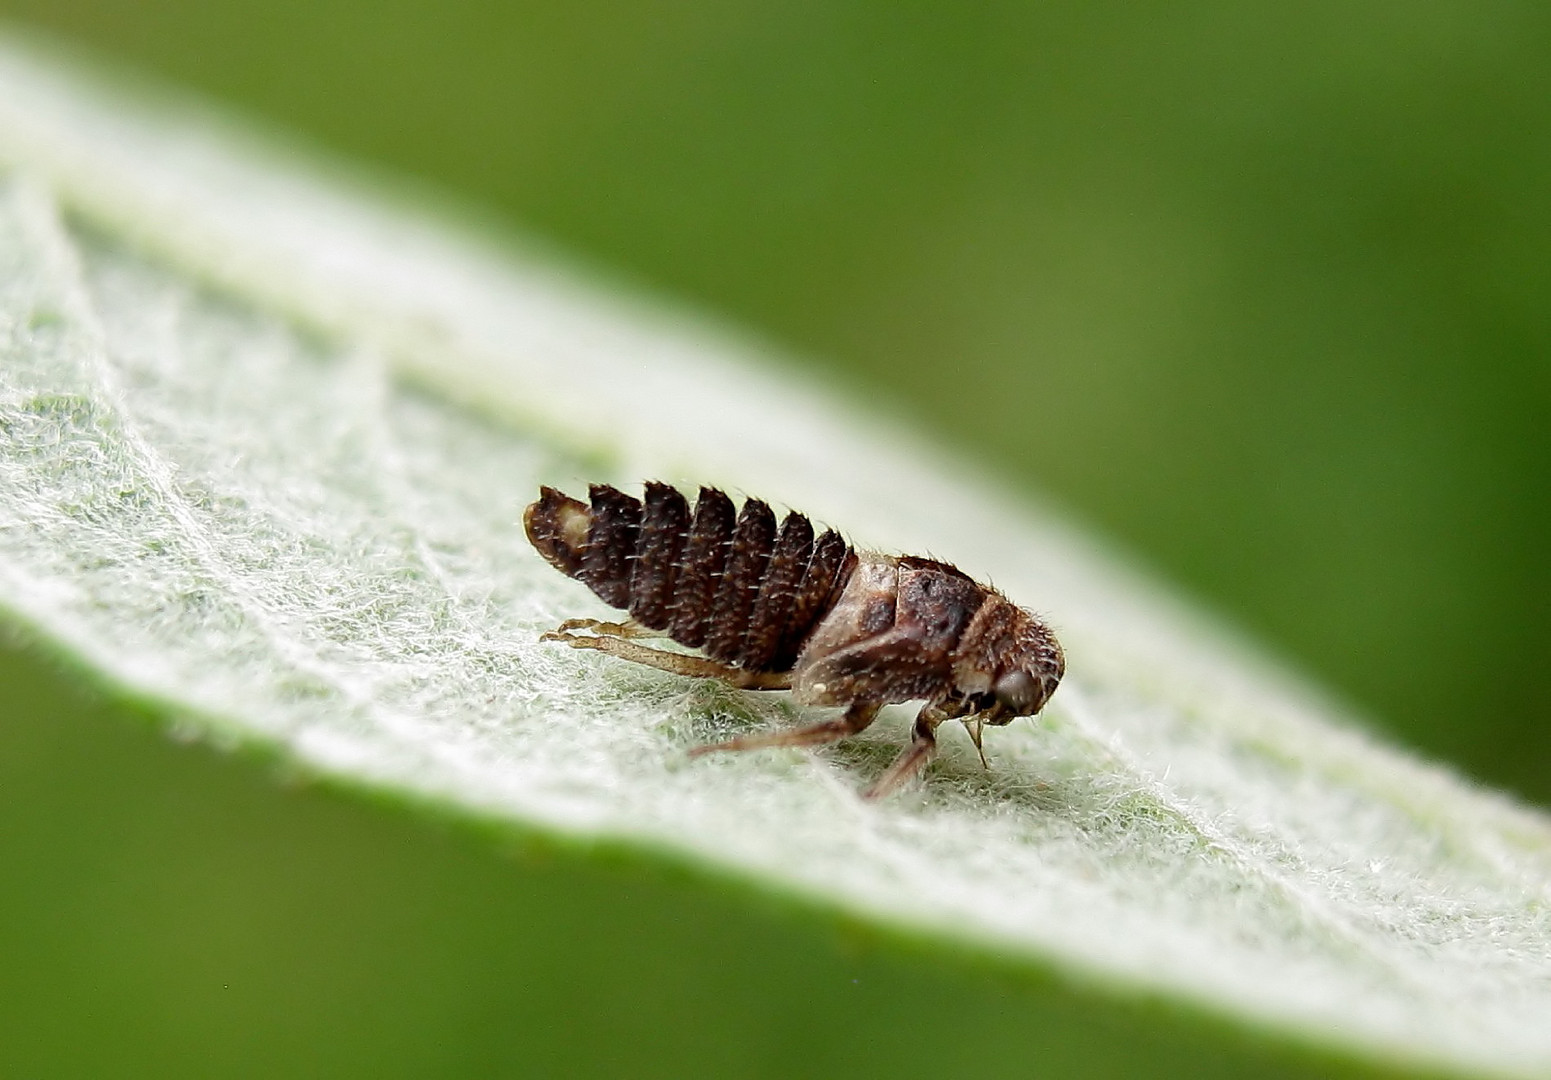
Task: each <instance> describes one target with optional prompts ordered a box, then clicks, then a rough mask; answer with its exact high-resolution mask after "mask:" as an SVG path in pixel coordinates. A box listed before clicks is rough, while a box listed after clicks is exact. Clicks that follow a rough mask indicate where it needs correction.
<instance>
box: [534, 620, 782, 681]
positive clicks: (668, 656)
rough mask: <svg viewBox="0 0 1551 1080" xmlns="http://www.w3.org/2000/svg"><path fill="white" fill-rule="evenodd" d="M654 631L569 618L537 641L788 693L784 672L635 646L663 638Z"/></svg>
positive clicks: (693, 676)
mask: <svg viewBox="0 0 1551 1080" xmlns="http://www.w3.org/2000/svg"><path fill="white" fill-rule="evenodd" d="M576 630H590V631H592V633H591V634H585V635H584V634H578V633H575V631H576ZM663 636H665V635H663V634H661V633H659V632H658V631H656V630H648V629H646V627H644V626H639V625H635V624H631V623H623V624H621V623H606V622H599V621H597V620H596V619H568V620H567V621H565V622H563V623H561V624H560V626H559V627H558V628H556V629H554V630H551V631H550V632H549V633H547V634H545V635H543V637H541V638H540V639H539V640H540V641H560V642H564V643H565V644H567V645H569V646H571V648H573V649H593V650H595V651H596V652H601V653H608V654H609V655H610V656H617V657H619V658H620V659H621V660H629V661H630V662H631V663H635V664H645V665H646V666H647V667H653V668H656V669H657V670H658V671H667V672H671V673H673V674H674V675H688V676H690V677H691V678H696V679H719V680H720V681H722V682H724V683H726V684H727V685H729V686H733V687H736V688H738V689H739V690H790V689H791V688H792V676H791V673H790V672H786V671H744V670H743V669H742V668H735V667H733V666H731V665H730V664H724V663H722V662H721V661H719V660H710V659H707V658H706V657H703V656H687V655H685V654H684V653H676V652H668V651H667V650H665V649H649V648H647V647H646V646H645V645H638V644H636V642H635V641H633V640H631V639H632V638H642V637H663Z"/></svg>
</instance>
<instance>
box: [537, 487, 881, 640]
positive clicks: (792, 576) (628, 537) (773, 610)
mask: <svg viewBox="0 0 1551 1080" xmlns="http://www.w3.org/2000/svg"><path fill="white" fill-rule="evenodd" d="M588 498H589V500H590V501H591V506H588V505H586V504H584V503H582V502H580V501H578V500H576V499H573V498H571V497H569V496H567V495H565V494H563V493H561V492H559V491H557V490H555V489H554V488H550V487H546V488H542V489H540V498H539V501H538V502H536V503H534V504H533V505H532V506H529V507H528V509H527V512H526V513H525V514H524V515H523V524H524V526H525V527H526V529H527V533H528V539H529V540H530V541H531V542H532V543H533V546H534V547H535V548H537V549H538V551H539V553H540V554H541V555H543V556H544V558H546V559H548V560H549V562H550V563H551V565H553V566H554V567H555V568H556V569H558V570H560V571H562V572H563V573H565V574H568V575H570V576H571V577H574V578H576V579H577V580H578V581H581V582H583V583H584V584H586V585H587V586H588V588H590V589H592V591H593V592H595V593H597V594H598V596H599V598H600V599H602V600H603V601H604V602H605V603H607V604H609V605H611V606H613V607H617V608H626V609H628V610H629V612H630V614H631V617H633V618H634V619H635V620H636V621H637V622H639V623H640V624H641V625H643V626H647V627H650V628H651V629H653V630H663V631H666V632H667V634H668V636H669V637H671V638H672V639H673V640H674V641H677V642H679V643H680V644H682V645H688V646H690V647H692V648H701V649H704V650H705V652H706V654H707V655H708V656H711V657H713V658H714V659H717V660H721V661H722V662H723V663H728V664H735V665H737V666H739V667H742V668H745V669H747V670H750V671H786V670H789V669H790V668H791V666H792V664H793V663H794V662H795V661H796V659H797V654H798V653H799V652H800V651H801V649H802V645H803V642H804V641H806V640H807V637H808V634H809V632H810V631H811V630H812V629H813V626H814V625H815V624H816V623H817V622H818V621H819V620H820V618H821V617H822V616H823V614H824V613H825V611H827V610H828V608H829V606H830V605H831V603H832V602H833V600H834V597H835V596H837V595H839V592H840V589H841V588H842V587H843V586H844V584H845V578H846V576H847V575H848V574H849V572H850V570H851V568H852V566H853V565H854V564H855V559H854V557H853V556H852V555H851V549H850V548H849V547H848V546H847V545H846V542H845V541H844V540H842V539H841V537H840V534H839V533H836V532H835V531H834V530H827V531H825V532H824V533H823V535H821V536H819V537H818V538H817V539H815V538H814V535H813V526H812V524H811V523H810V522H809V521H808V519H807V518H806V517H804V516H803V515H802V514H799V513H797V512H795V511H793V512H791V513H789V514H787V515H786V518H785V520H783V521H782V522H781V523H780V526H779V528H778V527H777V525H776V519H775V514H774V513H772V512H771V510H770V507H769V506H768V505H767V504H765V503H764V502H762V501H760V500H759V499H749V500H747V501H745V502H744V504H743V509H742V510H741V511H740V512H737V513H736V514H735V513H734V510H733V504H732V500H731V499H729V498H728V497H727V496H726V495H725V494H723V493H722V492H720V491H718V490H716V489H715V488H705V487H703V488H701V489H700V497H699V499H698V500H696V504H695V508H694V512H693V514H691V512H690V509H689V504H688V502H687V500H685V498H684V496H683V495H682V494H680V493H679V492H678V491H677V490H676V489H675V488H673V487H671V486H669V485H668V484H663V483H658V482H655V481H651V482H648V483H647V485H646V497H645V499H644V501H643V500H637V499H634V498H632V497H631V496H629V495H626V494H625V493H624V492H622V491H620V490H618V489H617V488H614V487H610V486H609V485H607V484H593V485H591V486H590V487H589V489H588Z"/></svg>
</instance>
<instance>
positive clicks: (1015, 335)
mask: <svg viewBox="0 0 1551 1080" xmlns="http://www.w3.org/2000/svg"><path fill="white" fill-rule="evenodd" d="M0 15H4V16H9V17H11V18H15V19H17V20H20V21H21V22H22V23H24V24H26V25H31V26H34V27H39V28H44V29H47V30H51V31H54V32H56V33H58V34H59V35H61V36H62V37H63V38H65V39H66V40H71V41H76V42H80V43H83V44H86V45H89V46H92V47H95V48H97V49H98V50H100V52H101V53H102V54H103V55H104V56H108V57H112V58H114V59H117V60H119V61H121V62H127V63H129V64H131V65H136V66H139V67H141V68H143V69H145V70H149V71H152V72H156V73H159V74H161V75H164V76H166V77H168V78H170V79H171V80H174V81H176V82H179V83H183V84H186V85H189V86H192V87H195V88H197V89H199V90H202V91H204V92H206V93H208V94H210V95H212V96H213V97H215V98H216V99H219V100H221V101H224V102H226V103H229V104H233V105H236V106H238V107H240V108H242V109H245V110H247V111H249V112H250V113H251V114H254V115H257V116H259V117H261V118H264V119H266V120H268V121H270V122H272V123H274V124H277V125H279V126H281V127H284V128H287V129H290V130H292V131H294V132H298V133H301V134H303V135H304V136H308V137H310V138H312V139H314V140H315V141H317V142H318V143H320V144H322V145H324V146H326V147H328V148H329V149H331V150H333V151H337V152H340V153H343V154H346V155H351V156H355V157H359V158H363V159H367V160H369V161H375V162H379V163H382V164H384V165H386V166H388V167H389V168H391V169H395V170H399V171H401V172H404V173H408V174H410V175H413V176H416V177H420V178H423V179H425V180H428V181H431V182H432V183H434V184H436V185H439V186H441V187H443V188H445V189H447V190H450V191H451V192H453V193H454V194H455V195H456V196H458V197H461V198H466V199H467V200H469V201H470V202H472V203H475V204H478V205H480V206H483V207H486V208H490V209H493V210H494V211H495V212H496V213H498V214H501V215H504V216H506V217H508V218H509V219H510V220H511V221H512V222H513V223H514V224H516V225H517V226H518V227H520V228H522V229H525V230H528V231H530V232H533V233H535V234H537V235H540V236H546V237H550V238H553V239H554V240H556V241H557V242H558V243H559V244H560V245H561V246H562V247H564V248H566V249H568V250H571V251H573V252H577V253H580V254H581V255H582V256H583V257H585V258H587V259H590V260H591V261H593V262H594V263H596V264H597V265H599V266H603V267H606V268H609V269H610V270H612V271H614V272H616V273H623V274H625V275H628V276H629V277H631V278H633V279H634V280H636V281H637V282H639V283H641V284H643V285H645V286H646V287H648V288H652V289H657V290H659V291H661V292H663V293H666V294H670V295H675V296H680V297H687V298H690V299H691V300H693V301H697V302H700V303H703V304H704V305H705V306H706V307H708V308H709V309H711V310H713V311H716V312H721V313H725V314H728V315H730V316H732V317H734V318H736V319H738V320H741V321H743V322H745V323H747V324H749V325H752V326H754V327H755V328H758V329H760V330H762V331H763V332H764V333H766V334H767V335H768V336H770V337H771V338H772V339H775V340H777V341H780V342H782V343H785V344H787V345H790V346H794V347H795V348H796V350H797V351H798V352H799V354H800V355H805V356H806V357H807V358H808V359H807V360H806V361H805V362H806V363H807V364H809V365H810V366H811V367H812V368H814V369H817V370H823V371H825V372H826V373H829V374H830V375H831V376H832V377H833V378H834V379H835V380H836V381H838V382H840V383H842V384H844V385H847V386H849V387H851V388H852V389H853V390H854V391H855V392H856V393H857V394H858V395H859V396H862V397H864V398H865V399H867V400H869V401H871V402H873V403H874V404H875V405H876V407H877V408H879V409H882V410H888V411H892V412H896V413H898V414H902V415H904V416H906V417H908V418H910V419H911V421H912V422H913V423H914V424H915V425H916V426H917V427H919V428H920V430H921V431H922V432H923V433H924V434H925V435H926V436H927V437H928V438H931V439H935V440H938V441H939V442H940V443H941V444H942V445H944V446H947V447H951V448H953V449H954V450H955V451H956V452H959V453H967V454H970V455H973V456H978V457H979V458H981V459H982V460H983V461H985V462H986V463H987V464H988V465H989V466H990V467H992V468H993V469H996V470H999V472H1000V473H1001V475H1003V476H1004V477H1005V478H1006V480H1007V483H1008V484H1009V485H1010V486H1013V487H1018V488H1024V489H1028V490H1039V491H1043V492H1046V493H1048V494H1050V495H1052V496H1053V497H1054V498H1055V499H1056V500H1057V501H1058V502H1060V503H1062V504H1065V505H1067V506H1069V507H1071V508H1072V509H1074V510H1075V511H1076V512H1077V513H1079V514H1080V515H1082V516H1084V517H1086V518H1087V519H1089V520H1091V521H1093V522H1096V523H1097V524H1098V525H1099V526H1100V527H1101V528H1102V529H1104V530H1106V531H1108V532H1110V533H1111V534H1113V535H1115V536H1118V537H1119V538H1121V540H1122V541H1123V542H1125V543H1126V544H1128V545H1129V546H1130V547H1131V548H1132V549H1133V550H1135V551H1137V552H1139V553H1140V554H1141V555H1142V556H1143V557H1144V558H1146V559H1147V560H1149V561H1151V562H1152V563H1153V564H1154V565H1156V566H1158V567H1159V568H1161V569H1162V570H1163V571H1164V572H1165V573H1166V574H1167V575H1169V576H1172V577H1173V578H1175V579H1177V580H1179V581H1181V582H1183V583H1184V584H1185V585H1187V586H1188V587H1189V588H1190V589H1191V590H1193V591H1194V592H1195V593H1197V594H1199V595H1202V596H1205V597H1207V598H1208V599H1209V600H1210V601H1212V602H1213V603H1215V604H1216V605H1217V606H1218V607H1219V608H1220V609H1222V610H1224V611H1225V612H1227V613H1228V614H1229V615H1230V616H1231V617H1233V618H1235V619H1236V620H1238V621H1239V622H1240V623H1241V624H1242V625H1244V626H1246V627H1247V628H1248V629H1249V630H1251V631H1252V632H1253V633H1256V634H1257V635H1259V636H1260V637H1262V638H1264V639H1266V640H1268V641H1270V642H1272V643H1273V644H1275V645H1277V646H1279V647H1280V648H1281V649H1282V650H1283V651H1284V652H1285V653H1287V654H1288V655H1290V656H1291V657H1293V658H1294V659H1295V660H1296V661H1298V662H1300V663H1301V664H1302V665H1303V666H1305V667H1306V668H1308V669H1310V670H1311V671H1313V672H1314V673H1315V674H1316V675H1317V676H1318V677H1320V678H1322V679H1323V680H1324V681H1325V682H1326V683H1328V684H1329V685H1332V686H1333V687H1335V688H1337V689H1338V690H1339V691H1341V692H1343V693H1345V694H1346V695H1347V696H1349V697H1350V698H1351V699H1353V700H1354V701H1356V702H1357V703H1358V704H1360V705H1361V706H1363V707H1364V708H1366V709H1367V710H1368V711H1369V712H1370V713H1371V714H1372V715H1374V717H1375V718H1376V721H1377V722H1378V723H1380V724H1382V725H1383V726H1385V727H1387V728H1388V729H1389V730H1391V731H1392V732H1395V733H1397V734H1398V735H1399V736H1400V737H1402V738H1404V739H1406V740H1408V741H1409V742H1411V743H1412V744H1413V745H1416V746H1419V747H1422V748H1423V749H1425V750H1427V751H1429V752H1431V753H1433V754H1435V755H1441V756H1445V757H1447V758H1450V759H1452V760H1453V761H1455V762H1457V763H1459V764H1460V765H1461V766H1462V767H1464V768H1465V769H1467V770H1469V771H1470V772H1472V773H1473V774H1474V775H1476V776H1479V777H1481V778H1483V779H1486V780H1488V781H1490V782H1493V783H1497V784H1501V785H1506V786H1510V787H1513V788H1516V789H1517V790H1519V791H1520V792H1522V793H1525V794H1527V795H1529V796H1531V797H1533V798H1537V799H1540V800H1542V801H1551V768H1548V765H1551V680H1548V678H1547V676H1546V669H1547V668H1546V662H1547V660H1548V659H1551V560H1548V558H1547V551H1548V550H1551V436H1548V423H1547V418H1548V412H1551V410H1548V405H1551V213H1548V212H1547V209H1546V192H1548V191H1551V8H1547V7H1546V6H1544V5H1535V4H1529V3H1511V2H1504V0H1473V2H1466V0H1439V2H1436V3H1429V4H1422V5H1417V4H1411V3H1400V2H1358V3H1350V2H1348V3H1334V2H1330V0H1316V2H1314V3H1309V4H1300V5H1291V6H1289V5H1284V4H1270V3H1264V2H1262V3H1252V4H1243V3H1216V2H1208V3H1200V4H1195V5H1189V6H1180V5H1163V4H1152V3H1143V4H1114V3H1105V2H1101V3H1092V4H1080V5H1079V4H1068V5H1046V4H1033V3H1026V2H1025V3H1000V4H998V3H989V4H979V5H951V4H920V3H908V2H907V3H879V2H872V0H826V2H823V3H809V2H797V3H787V4H772V5H752V4H709V3H674V4H664V3H635V4H610V3H601V4H585V5H565V4H556V3H549V4H507V3H493V2H491V3H482V4H476V3H467V2H465V3H442V4H430V3H425V2H417V0H373V2H371V3H368V2H366V0H266V2H264V3H256V2H253V0H227V2H224V3H221V4H210V3H199V2H195V0H136V2H134V3H129V2H126V0H117V2H115V0H0ZM1027 599H1028V600H1029V601H1030V602H1033V603H1035V604H1037V603H1038V598H1037V597H1030V598H1027ZM1053 614H1054V615H1055V617H1056V619H1057V621H1059V612H1056V613H1053ZM29 673H30V674H29ZM36 676H37V672H36V670H35V667H26V668H24V666H22V665H21V663H20V662H19V661H16V660H15V659H7V660H5V662H4V667H3V670H0V687H4V688H5V689H4V690H3V694H4V697H3V702H4V704H3V706H0V740H3V747H0V770H3V783H0V821H5V822H6V823H7V827H6V829H5V830H3V831H0V838H3V840H0V843H3V845H4V850H3V851H0V860H3V864H4V865H5V866H7V867H8V868H9V870H8V872H7V877H6V888H5V889H4V890H0V934H3V938H0V955H4V956H5V957H6V961H5V964H4V968H5V971H6V974H5V976H4V977H3V980H4V984H5V995H4V996H5V998H6V1000H7V1002H8V1005H7V1008H6V1009H5V1010H0V1047H4V1048H5V1050H4V1051H0V1053H4V1054H9V1055H11V1056H10V1058H9V1059H8V1060H0V1066H3V1067H4V1070H5V1071H6V1072H7V1073H8V1074H15V1075H71V1074H73V1075H128V1074H132V1073H136V1072H146V1073H153V1074H155V1075H161V1076H176V1075H191V1076H192V1075H213V1074H219V1075H266V1076H267V1075H280V1074H284V1075H313V1074H316V1075H342V1074H344V1073H346V1072H354V1073H356V1074H358V1075H373V1076H389V1075H400V1074H402V1075H432V1074H437V1073H445V1074H455V1075H493V1074H510V1073H515V1072H519V1071H523V1070H522V1069H521V1067H520V1065H521V1063H526V1064H527V1065H528V1066H529V1068H528V1069H527V1070H526V1071H530V1072H533V1073H538V1074H557V1073H562V1072H575V1073H578V1074H580V1073H582V1072H585V1071H587V1070H589V1069H594V1070H597V1071H608V1072H611V1073H618V1074H625V1075H655V1074H659V1073H660V1074H662V1075H668V1074H669V1073H670V1072H674V1073H675V1074H677V1075H692V1074H695V1073H700V1074H711V1073H715V1074H719V1075H747V1076H766V1075H768V1076H778V1075H798V1074H806V1075H821V1074H828V1075H835V1074H838V1073H840V1072H842V1071H843V1072H847V1073H857V1074H863V1075H867V1074H881V1073H882V1072H883V1071H884V1070H885V1069H887V1070H888V1071H889V1072H890V1073H891V1074H893V1075H899V1076H909V1075H922V1076H925V1075H931V1074H934V1073H938V1074H947V1073H949V1072H963V1071H966V1070H967V1069H970V1068H973V1069H974V1070H975V1071H976V1072H979V1073H983V1074H985V1075H1011V1074H1013V1073H1014V1072H1029V1073H1042V1072H1043V1073H1051V1074H1055V1075H1063V1074H1070V1073H1073V1072H1081V1073H1083V1074H1084V1075H1092V1076H1102V1075H1111V1074H1113V1075H1122V1074H1125V1073H1127V1072H1128V1071H1130V1072H1133V1073H1134V1072H1135V1071H1136V1070H1137V1069H1139V1068H1143V1067H1145V1068H1146V1069H1147V1070H1148V1071H1149V1072H1150V1073H1151V1074H1152V1075H1166V1074H1170V1073H1172V1072H1174V1071H1176V1070H1178V1071H1180V1072H1184V1071H1186V1070H1191V1071H1193V1072H1194V1073H1195V1074H1196V1075H1204V1068H1205V1067H1206V1066H1207V1065H1208V1064H1210V1065H1212V1066H1213V1067H1219V1068H1221V1069H1222V1070H1223V1075H1231V1074H1233V1072H1234V1071H1235V1070H1237V1069H1241V1068H1247V1067H1248V1062H1247V1059H1246V1060H1240V1059H1237V1058H1228V1057H1217V1056H1211V1057H1209V1058H1201V1057H1200V1056H1199V1055H1198V1051H1200V1050H1201V1047H1199V1046H1197V1045H1196V1044H1193V1043H1190V1042H1189V1041H1188V1039H1187V1038H1186V1037H1185V1036H1168V1037H1165V1036H1164V1035H1162V1034H1160V1032H1162V1031H1163V1030H1164V1028H1163V1027H1162V1026H1159V1025H1149V1024H1147V1023H1144V1022H1141V1021H1138V1022H1136V1023H1130V1022H1129V1021H1127V1022H1120V1021H1114V1020H1113V1018H1112V1017H1111V1018H1110V1019H1105V1018H1104V1016H1105V1015H1107V1014H1099V1015H1098V1018H1097V1019H1096V1018H1095V1015H1096V1014H1095V1013H1094V1011H1093V1010H1091V1009H1085V1008H1083V1007H1081V1006H1080V1005H1079V1004H1075V1003H1074V1002H1073V1001H1072V999H1070V998H1067V997H1065V996H1063V995H1062V994H1060V993H1054V992H1051V993H1043V994H1036V993H1035V992H1034V991H1030V990H1014V989H1012V988H1008V987H1001V986H998V985H992V984H988V983H987V982H986V981H985V980H983V979H980V978H978V977H975V978H971V977H970V976H969V975H967V974H963V975H954V974H952V973H944V972H942V971H940V970H927V969H925V968H924V967H916V966H912V965H910V964H908V963H905V962H902V961H895V960H889V959H884V958H879V957H877V956H874V955H871V954H860V955H856V956H852V957H849V958H847V957H844V956H841V955H839V954H837V953H836V952H835V951H834V950H833V949H832V948H831V945H832V943H831V942H824V941H819V940H816V936H815V935H812V934H807V933H799V932H798V931H797V930H795V929H793V928H792V927H790V926H788V925H787V924H786V923H784V922H782V921H781V920H779V919H770V918H767V919H762V918H761V917H759V916H755V915H750V914H748V913H746V912H740V910H739V909H740V907H741V905H735V904H731V903H725V902H721V901H714V900H707V899H705V898H704V897H702V896H701V895H700V894H699V893H697V892H694V891H692V890H685V889H682V888H679V887H675V886H671V885H666V884H661V883H659V884H644V883H642V882H641V881H639V880H638V879H637V877H635V876H629V877H628V878H627V877H625V876H621V877H617V878H616V877H613V876H609V875H608V874H605V873H602V872H595V871H589V870H584V869H582V868H580V867H577V866H575V865H571V864H569V863H567V864H565V865H564V866H560V867H549V868H546V867H542V866H533V865H519V866H514V865H509V864H507V863H505V862H502V861H498V860H492V859H489V858H486V857H485V855H484V853H483V852H482V851H478V850H473V848H474V847H476V846H475V845H469V844H468V843H466V842H464V841H450V840H447V839H446V838H441V837H437V836H435V835H434V834H433V835H426V834H425V833H424V832H420V833H416V832H415V831H414V830H405V829H403V828H402V827H401V825H400V824H398V823H395V822H392V821H389V820H385V819H381V818H380V816H378V815H374V814H371V813H369V812H364V811H362V810H360V809H359V808H355V807H352V806H347V805H343V804H341V803H338V802H336V801H334V800H331V799H328V798H325V797H321V796H319V795H318V794H316V793H310V792H305V791H302V792H294V791H293V792H288V793H286V794H284V795H277V794H275V793H274V792H273V791H272V790H271V789H270V787H269V786H268V785H267V782H266V781H263V780H256V779H254V778H253V770H245V769H243V768H241V767H237V766H225V765H216V764H213V763H211V762H210V761H209V760H208V758H207V756H205V755H202V754H189V753H187V752H184V751H179V750H177V749H175V748H172V747H169V746H163V745H158V744H157V743H156V742H155V740H152V739H148V738H146V737H145V735H144V734H143V733H142V732H138V731H135V730H134V729H133V728H132V727H129V726H126V725H123V724H122V723H121V722H119V723H112V722H108V721H106V720H104V719H102V718H101V717H100V716H99V715H97V713H96V712H94V711H93V710H90V709H88V710H84V711H83V710H82V709H81V708H79V707H78V706H77V704H75V703H73V702H72V701H71V700H70V699H68V698H59V697H57V696H53V695H55V691H56V690H57V687H56V686H55V685H54V684H53V683H52V682H50V681H49V679H48V678H44V679H43V680H42V681H39V679H38V678H37V677H36ZM28 694H32V695H35V696H32V697H29V696H27V695H28ZM39 695H41V696H39ZM406 833H408V834H410V835H408V836H406ZM1132 1019H1133V1020H1135V1019H1136V1017H1132ZM1117 1024H1118V1026H1115V1025H1117ZM1106 1025H1111V1026H1108V1027H1107V1026H1106ZM1218 1049H1221V1047H1220V1046H1219V1047H1218ZM18 1055H20V1056H18ZM28 1055H31V1056H28ZM1139 1063H1145V1066H1143V1065H1142V1064H1139ZM956 1066H957V1068H956ZM1257 1067H1258V1065H1257ZM999 1070H1000V1071H999Z"/></svg>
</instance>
